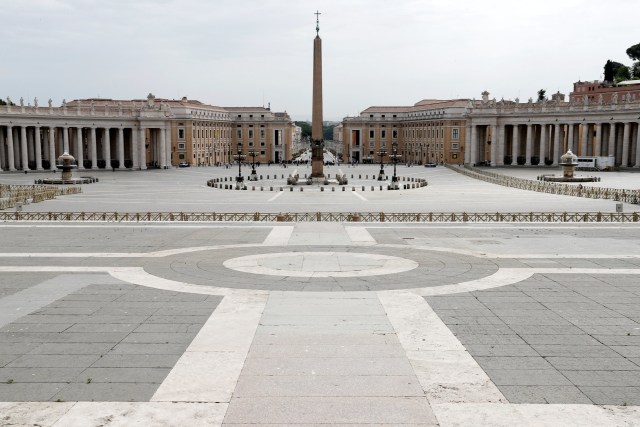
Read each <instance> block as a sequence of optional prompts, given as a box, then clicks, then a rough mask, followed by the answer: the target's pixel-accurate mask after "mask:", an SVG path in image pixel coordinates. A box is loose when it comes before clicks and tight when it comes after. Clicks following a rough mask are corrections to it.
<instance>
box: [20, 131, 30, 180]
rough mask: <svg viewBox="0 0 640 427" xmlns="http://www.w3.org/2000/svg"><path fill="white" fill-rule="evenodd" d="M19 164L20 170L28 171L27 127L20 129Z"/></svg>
mask: <svg viewBox="0 0 640 427" xmlns="http://www.w3.org/2000/svg"><path fill="white" fill-rule="evenodd" d="M20 163H21V164H22V170H25V171H26V170H29V152H28V150H27V127H26V126H21V127H20Z"/></svg>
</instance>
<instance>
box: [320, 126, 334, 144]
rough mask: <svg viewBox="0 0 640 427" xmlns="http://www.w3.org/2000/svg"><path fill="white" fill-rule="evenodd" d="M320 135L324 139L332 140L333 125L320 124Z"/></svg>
mask: <svg viewBox="0 0 640 427" xmlns="http://www.w3.org/2000/svg"><path fill="white" fill-rule="evenodd" d="M322 137H323V138H324V140H325V141H333V126H322Z"/></svg>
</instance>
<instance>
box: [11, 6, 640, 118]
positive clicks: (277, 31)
mask: <svg viewBox="0 0 640 427" xmlns="http://www.w3.org/2000/svg"><path fill="white" fill-rule="evenodd" d="M316 9H319V10H320V12H321V13H322V15H321V16H320V37H322V40H323V73H324V117H325V120H340V119H342V117H344V116H347V115H357V114H359V112H360V111H362V110H364V109H365V108H367V107H369V106H371V105H412V104H414V103H415V102H417V101H419V100H421V99H425V98H435V99H450V98H480V93H481V92H482V91H483V90H488V91H489V92H490V93H491V97H495V98H497V99H500V98H502V97H504V98H505V99H514V98H516V97H519V98H520V99H521V100H527V99H528V98H529V97H535V96H536V92H537V91H538V90H539V89H541V88H544V89H546V90H547V94H548V95H550V94H551V93H555V92H556V91H558V90H560V91H561V92H564V93H566V94H568V93H569V92H570V91H571V88H572V83H573V82H574V81H577V80H594V79H601V78H602V73H603V66H604V63H605V62H606V60H607V59H612V60H616V61H618V62H622V63H625V64H627V65H629V64H630V63H631V60H630V59H629V58H628V57H627V55H626V54H625V51H626V49H627V48H628V47H629V46H631V45H633V44H636V43H639V42H640V31H638V29H639V28H640V27H639V26H638V17H639V16H640V1H638V0H609V1H602V0H598V1H596V0H535V1H530V2H529V1H527V2H524V1H515V0H506V1H503V0H458V1H446V0H419V1H418V0H393V1H391V0H322V1H315V2H312V1H307V0H0V53H1V57H0V97H2V98H3V99H5V98H6V97H7V96H10V97H11V98H12V100H14V101H17V100H18V99H19V98H20V97H24V99H25V103H26V102H27V100H30V101H31V102H33V101H32V100H33V98H34V97H38V99H39V100H40V104H46V100H47V99H49V98H52V99H53V101H54V104H55V105H59V104H60V103H61V102H62V100H63V99H67V100H71V99H78V98H89V97H102V98H113V99H132V98H144V97H145V96H146V95H147V94H148V93H149V92H152V93H153V94H154V95H156V96H157V97H163V98H181V97H182V96H187V97H189V98H192V99H198V100H200V101H202V102H205V103H209V104H213V105H220V106H260V105H263V104H264V105H265V106H266V105H267V103H268V102H271V108H272V110H274V111H284V110H286V111H287V112H289V114H291V116H292V117H293V118H294V119H300V120H306V119H309V118H310V117H311V93H312V91H311V83H312V59H313V38H314V37H315V15H314V12H315V11H316Z"/></svg>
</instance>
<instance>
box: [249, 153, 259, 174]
mask: <svg viewBox="0 0 640 427" xmlns="http://www.w3.org/2000/svg"><path fill="white" fill-rule="evenodd" d="M249 155H250V156H251V176H250V177H249V181H257V180H258V173H257V172H256V150H255V149H253V148H252V149H251V150H249Z"/></svg>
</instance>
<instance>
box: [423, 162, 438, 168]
mask: <svg viewBox="0 0 640 427" xmlns="http://www.w3.org/2000/svg"><path fill="white" fill-rule="evenodd" d="M424 167H425V168H435V167H436V164H435V163H425V164H424Z"/></svg>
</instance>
